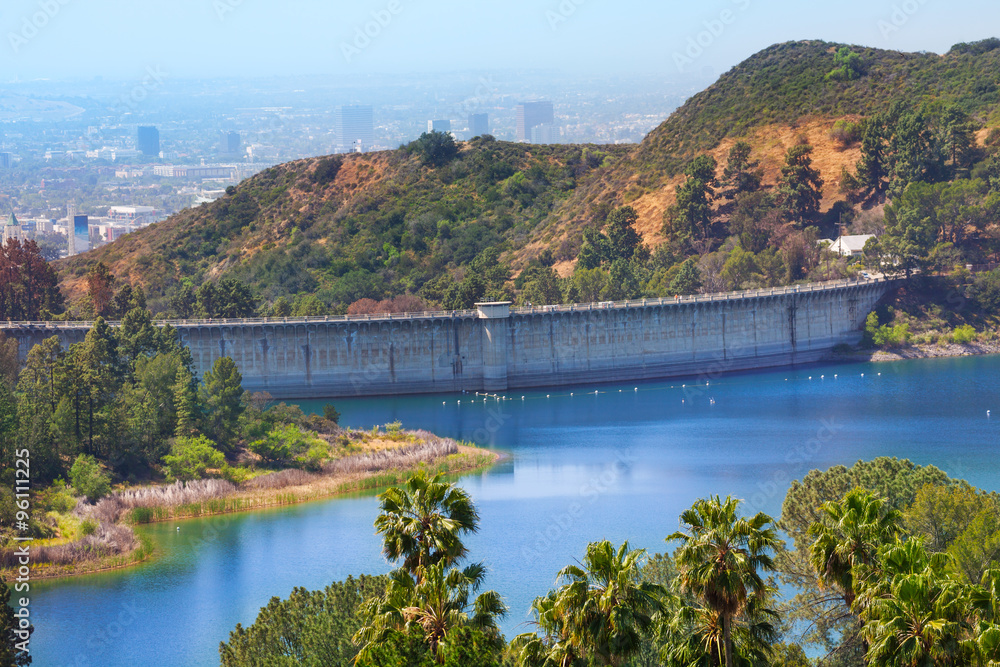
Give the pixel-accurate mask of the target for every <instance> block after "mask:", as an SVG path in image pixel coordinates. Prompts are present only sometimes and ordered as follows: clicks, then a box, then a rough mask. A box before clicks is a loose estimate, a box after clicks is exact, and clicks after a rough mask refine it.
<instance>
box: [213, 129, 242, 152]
mask: <svg viewBox="0 0 1000 667" xmlns="http://www.w3.org/2000/svg"><path fill="white" fill-rule="evenodd" d="M242 146H243V139H242V137H240V133H239V132H226V131H223V132H222V140H221V141H220V143H219V152H220V153H225V154H227V155H235V154H236V153H239V152H240V149H241V148H242Z"/></svg>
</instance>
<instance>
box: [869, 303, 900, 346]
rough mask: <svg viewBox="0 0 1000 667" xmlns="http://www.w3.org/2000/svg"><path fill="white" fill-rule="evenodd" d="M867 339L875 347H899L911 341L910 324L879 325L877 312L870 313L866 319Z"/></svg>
mask: <svg viewBox="0 0 1000 667" xmlns="http://www.w3.org/2000/svg"><path fill="white" fill-rule="evenodd" d="M865 341H866V342H867V343H868V344H869V345H874V346H875V347H881V348H888V347H899V346H900V345H905V344H906V343H908V342H910V325H909V324H896V325H888V324H883V325H879V319H878V314H877V313H874V312H873V313H870V314H869V315H868V318H867V319H866V320H865Z"/></svg>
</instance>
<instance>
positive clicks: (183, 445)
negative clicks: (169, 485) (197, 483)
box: [163, 435, 226, 481]
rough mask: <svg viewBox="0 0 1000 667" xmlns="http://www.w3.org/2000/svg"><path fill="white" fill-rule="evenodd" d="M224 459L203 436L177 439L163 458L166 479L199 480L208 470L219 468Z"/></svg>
mask: <svg viewBox="0 0 1000 667" xmlns="http://www.w3.org/2000/svg"><path fill="white" fill-rule="evenodd" d="M225 460H226V457H225V456H223V455H222V452H220V451H219V450H217V449H216V448H215V444H214V443H213V442H212V441H211V440H209V439H208V438H206V437H205V436H203V435H199V436H198V437H196V438H177V440H175V441H174V444H173V446H172V447H171V448H170V453H169V454H167V455H166V456H164V457H163V464H164V465H165V466H166V467H167V477H168V478H170V479H171V480H184V481H189V480H193V479H201V478H202V477H204V476H205V473H206V472H207V471H208V469H209V468H221V467H222V465H223V464H224V463H225Z"/></svg>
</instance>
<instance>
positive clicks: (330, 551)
mask: <svg viewBox="0 0 1000 667" xmlns="http://www.w3.org/2000/svg"><path fill="white" fill-rule="evenodd" d="M595 392H596V393H595ZM571 394H572V395H571ZM500 395H504V394H502V393H501V394H500ZM522 396H523V399H522ZM506 397H507V399H508V400H500V401H497V400H495V399H492V398H490V399H484V398H483V397H482V396H476V395H474V394H447V395H424V396H413V397H394V398H383V399H373V398H367V399H350V400H347V399H338V400H337V401H336V406H337V408H338V409H339V410H340V411H341V413H342V414H343V416H342V418H341V423H342V424H344V425H349V426H352V427H366V428H370V427H371V426H372V425H374V424H385V423H387V422H392V421H395V420H399V421H401V422H402V423H403V425H404V427H405V428H423V429H427V430H430V431H433V432H435V433H438V434H440V435H445V436H450V437H453V438H458V439H461V440H469V441H475V442H477V443H478V444H481V445H483V446H489V447H495V448H497V449H500V450H503V451H504V452H506V453H507V454H509V456H508V458H507V459H506V460H505V461H503V462H501V463H500V464H498V465H497V466H495V467H494V468H492V469H491V470H489V471H486V472H483V473H478V474H474V475H468V476H465V477H464V478H462V479H461V482H460V483H461V484H462V486H464V487H465V488H466V489H468V491H469V492H470V493H471V495H472V497H473V499H474V501H475V503H476V505H477V507H478V508H479V510H480V513H481V516H482V519H481V528H480V531H479V533H478V534H477V535H474V536H472V537H471V538H469V539H468V544H469V547H470V553H471V557H472V558H473V559H475V560H482V561H484V562H485V563H486V565H487V567H488V568H489V576H488V580H487V586H488V587H489V588H494V589H496V590H497V591H499V592H500V593H501V594H502V595H503V597H504V599H505V601H506V602H507V604H508V605H509V607H510V611H509V613H508V615H507V617H506V619H505V620H504V623H503V628H504V631H505V633H506V634H507V636H508V638H509V637H511V636H512V635H514V634H516V633H518V632H523V631H526V630H527V629H529V626H527V625H526V624H525V622H526V621H527V620H528V619H529V618H530V617H529V615H528V606H529V604H530V602H531V600H532V599H533V598H534V597H535V596H538V595H542V594H544V593H545V592H546V591H547V590H548V589H549V588H550V587H552V585H553V584H554V580H555V575H556V572H557V571H558V570H559V569H560V568H562V567H564V566H565V565H568V564H570V563H573V562H574V561H575V560H576V559H579V558H580V557H581V556H582V555H583V552H584V549H585V547H586V544H587V543H588V542H590V541H595V540H600V539H604V538H607V539H610V540H612V541H613V542H615V543H620V542H622V541H624V540H628V541H629V542H630V543H631V544H632V545H633V546H636V547H643V548H646V549H648V550H649V551H650V552H656V551H667V550H670V549H671V547H670V546H669V545H667V544H666V543H665V542H664V537H665V536H666V535H668V534H670V533H672V532H673V531H675V530H677V528H678V515H679V514H680V512H681V511H682V510H684V509H686V508H688V507H690V506H691V504H692V503H693V502H694V501H695V500H696V499H698V498H701V497H706V496H708V495H710V494H720V495H723V496H724V495H726V494H732V495H735V496H738V497H740V498H742V499H744V500H746V502H747V505H746V507H745V508H744V509H745V510H746V511H757V510H761V511H765V512H768V513H770V514H771V515H773V516H775V517H777V516H778V514H780V510H781V502H782V499H783V498H784V494H785V491H786V490H787V488H788V485H789V483H790V482H791V480H793V479H800V478H801V477H803V476H804V475H805V474H806V473H807V472H808V471H809V470H811V469H813V468H820V469H825V468H828V467H830V466H832V465H837V464H844V465H848V466H849V465H851V464H852V463H854V462H855V461H857V460H859V459H871V458H874V457H876V456H897V457H900V458H909V459H911V460H913V461H914V462H916V463H919V464H933V465H936V466H938V467H939V468H942V469H943V470H944V471H945V472H947V473H948V474H950V475H952V476H953V477H961V478H964V479H967V480H968V481H969V482H971V483H972V484H974V485H976V486H979V487H982V488H985V489H989V490H1000V456H997V448H998V434H1000V422H998V419H1000V418H998V417H996V415H1000V357H963V358H954V359H930V360H916V361H904V362H894V363H882V364H838V365H813V366H807V367H797V368H794V369H780V370H776V371H767V372H757V373H744V374H732V375H720V376H710V377H701V378H691V379H687V380H672V381H663V382H651V383H644V384H638V385H637V384H635V383H629V384H627V385H626V384H613V385H612V384H608V385H600V386H584V385H581V386H579V387H561V388H558V389H551V390H547V389H540V390H531V391H520V390H518V391H517V392H516V393H513V392H507V393H506ZM458 401H461V403H460V404H459V402H458ZM301 404H302V406H303V408H304V409H307V410H320V409H321V408H322V404H323V402H322V401H317V402H309V401H303V402H301ZM987 410H992V414H993V415H994V417H993V418H992V419H991V418H990V417H988V416H987V414H986V411H987ZM376 514H377V500H376V498H375V497H374V493H372V494H367V495H362V496H357V497H349V498H336V499H330V500H324V501H317V502H313V503H307V504H303V505H298V506H293V507H286V508H278V509H273V510H266V511H260V512H252V513H246V514H239V515H230V516H222V517H213V518H207V519H199V520H191V521H183V522H176V523H164V524H155V525H153V526H150V527H147V529H146V530H147V531H148V533H149V534H150V535H151V536H152V537H153V539H154V540H155V542H156V544H157V548H158V550H157V554H156V556H155V558H154V559H153V560H151V561H150V562H148V563H146V564H143V565H141V566H138V567H135V568H132V569H128V570H123V571H120V572H111V573H105V574H98V575H90V576H85V577H78V578H74V579H68V580H64V581H52V582H38V583H36V584H33V585H32V605H31V613H32V620H33V622H34V624H35V634H34V635H33V637H32V642H31V648H32V656H33V657H34V664H36V665H55V666H69V665H73V666H84V665H102V666H108V667H119V666H120V667H132V666H134V665H163V666H173V665H178V666H181V665H217V664H218V645H219V642H220V641H222V640H225V639H227V638H228V635H229V632H230V630H232V628H233V627H235V625H236V624H237V623H243V624H244V625H248V624H250V623H252V622H253V620H254V618H255V617H256V614H257V611H258V610H259V608H260V607H262V606H263V605H265V604H267V602H268V600H269V599H270V598H271V597H272V596H280V597H286V596H287V595H288V594H289V593H290V591H291V590H292V588H293V587H295V586H303V587H306V588H309V589H317V588H322V587H323V586H325V585H326V584H327V583H329V582H331V581H334V580H339V579H343V578H345V577H346V576H347V575H349V574H360V573H373V574H374V573H382V572H386V571H388V570H389V565H388V564H387V563H386V562H385V561H384V560H383V558H382V557H381V554H380V542H379V540H378V538H377V537H376V536H375V534H374V531H373V528H372V522H373V521H374V519H375V517H376ZM178 528H180V530H178Z"/></svg>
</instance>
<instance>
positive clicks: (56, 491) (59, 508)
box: [38, 479, 76, 514]
mask: <svg viewBox="0 0 1000 667" xmlns="http://www.w3.org/2000/svg"><path fill="white" fill-rule="evenodd" d="M38 503H39V506H40V507H42V508H43V509H45V510H47V511H50V512H59V513H60V514H66V513H68V512H71V511H72V510H73V508H74V507H76V498H74V497H73V494H72V492H71V490H70V489H68V488H67V487H66V482H64V481H62V480H61V479H57V480H56V481H54V482H52V485H51V486H50V487H49V488H47V489H46V490H44V491H42V492H41V493H39V494H38Z"/></svg>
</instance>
